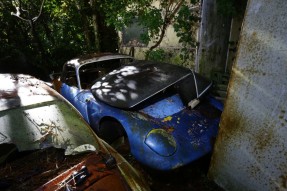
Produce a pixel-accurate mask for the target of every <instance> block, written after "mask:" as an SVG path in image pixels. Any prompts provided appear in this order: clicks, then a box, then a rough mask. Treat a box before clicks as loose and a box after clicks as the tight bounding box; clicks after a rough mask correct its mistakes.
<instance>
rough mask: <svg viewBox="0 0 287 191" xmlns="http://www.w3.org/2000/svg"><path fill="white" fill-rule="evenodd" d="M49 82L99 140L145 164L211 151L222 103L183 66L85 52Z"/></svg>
mask: <svg viewBox="0 0 287 191" xmlns="http://www.w3.org/2000/svg"><path fill="white" fill-rule="evenodd" d="M54 85H55V88H56V89H58V91H60V93H61V94H62V95H63V96H64V97H65V98H66V99H67V100H69V101H70V102H71V103H72V104H73V105H74V106H75V107H76V108H77V109H78V110H79V111H80V113H81V114H82V116H83V117H84V119H85V120H86V121H87V122H88V123H89V124H90V125H91V127H92V128H93V130H94V131H95V132H96V133H97V134H98V135H99V136H100V137H101V138H102V139H104V140H105V141H107V142H108V143H110V144H111V145H113V146H115V147H117V146H119V145H121V146H123V145H124V146H128V147H124V148H128V149H129V151H130V152H131V154H132V155H133V156H134V157H135V158H136V159H137V160H138V161H139V162H141V163H142V164H144V165H146V166H148V167H151V168H153V169H158V170H171V169H175V168H177V167H180V166H183V165H186V164H188V163H190V162H192V161H194V160H196V159H198V158H200V157H202V156H203V155H205V154H207V153H209V152H210V151H211V150H212V146H213V141H214V139H215V137H216V135H217V131H218V124H219V120H220V115H221V110H222V104H221V103H220V102H219V101H217V100H216V99H214V98H213V97H211V96H210V95H209V89H210V88H211V86H212V83H211V82H210V81H208V80H206V79H204V78H203V77H201V76H200V75H198V74H197V73H195V72H193V71H191V70H189V69H186V68H183V67H180V66H177V65H173V64H168V63H160V62H154V61H136V60H133V58H132V57H129V56H127V55H121V54H102V55H90V56H85V57H79V58H76V59H73V60H70V61H68V62H67V63H65V64H64V67H63V71H62V74H61V77H60V78H58V79H54Z"/></svg>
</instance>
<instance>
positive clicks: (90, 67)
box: [79, 58, 131, 89]
mask: <svg viewBox="0 0 287 191" xmlns="http://www.w3.org/2000/svg"><path fill="white" fill-rule="evenodd" d="M130 61H131V59H130V58H120V59H118V58H117V59H107V60H102V61H95V62H91V63H87V64H83V65H81V66H80V67H79V76H80V83H81V88H82V89H89V88H90V87H91V86H92V85H93V82H95V80H96V79H97V78H99V77H102V76H103V75H105V74H107V73H109V72H110V71H113V70H115V69H116V68H119V67H121V66H123V65H126V64H128V63H130Z"/></svg>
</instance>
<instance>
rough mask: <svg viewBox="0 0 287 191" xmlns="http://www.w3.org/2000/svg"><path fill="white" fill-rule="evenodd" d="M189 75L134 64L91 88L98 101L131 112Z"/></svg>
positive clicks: (171, 66) (184, 71) (150, 64)
mask: <svg viewBox="0 0 287 191" xmlns="http://www.w3.org/2000/svg"><path fill="white" fill-rule="evenodd" d="M189 75H192V72H191V71H190V70H189V69H187V68H184V67H180V66H177V65H174V64H168V63H161V62H154V61H135V62H133V63H131V64H128V65H125V66H123V67H120V68H118V69H117V70H114V71H112V72H110V73H109V74H108V75H106V76H104V77H103V78H101V79H100V80H98V81H97V82H96V83H95V84H94V85H93V86H92V88H91V89H92V93H93V95H94V96H95V97H97V98H98V99H100V100H101V101H103V102H105V103H107V104H109V105H111V106H114V107H118V108H123V109H127V108H133V107H135V106H136V105H138V104H140V103H142V102H143V101H145V100H147V99H149V98H150V97H152V96H153V95H155V94H157V93H159V92H161V91H163V90H165V89H166V88H168V87H169V86H172V85H173V84H175V83H177V82H178V81H180V80H182V79H184V78H186V77H187V76H189Z"/></svg>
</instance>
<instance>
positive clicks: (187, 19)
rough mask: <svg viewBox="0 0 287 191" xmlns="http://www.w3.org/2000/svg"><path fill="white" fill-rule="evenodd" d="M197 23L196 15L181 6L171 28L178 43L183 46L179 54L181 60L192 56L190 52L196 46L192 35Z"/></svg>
mask: <svg viewBox="0 0 287 191" xmlns="http://www.w3.org/2000/svg"><path fill="white" fill-rule="evenodd" d="M199 21H200V18H199V17H198V16H197V13H196V12H192V11H191V10H189V8H188V6H187V5H183V6H182V7H181V9H180V10H179V12H178V15H177V17H176V19H175V23H174V25H173V26H174V30H175V31H176V35H177V37H179V42H180V43H181V44H182V46H183V48H182V51H181V54H180V57H181V59H182V60H187V59H190V57H191V56H193V55H192V54H191V51H190V50H191V49H192V48H194V47H195V46H196V39H194V36H195V35H192V34H193V33H194V31H195V28H196V26H198V24H199Z"/></svg>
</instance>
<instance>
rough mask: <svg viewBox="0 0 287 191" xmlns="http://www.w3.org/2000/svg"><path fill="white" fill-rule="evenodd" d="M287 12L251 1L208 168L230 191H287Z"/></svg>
mask: <svg viewBox="0 0 287 191" xmlns="http://www.w3.org/2000/svg"><path fill="white" fill-rule="evenodd" d="M286 10H287V3H286V1H285V0H272V1H270V0H249V2H248V5H247V10H246V14H245V19H244V22H243V28H242V31H241V36H240V43H239V47H238V53H237V58H236V60H235V63H234V65H233V68H232V74H231V79H230V82H229V89H228V95H227V100H226V102H225V108H224V112H223V114H222V118H221V123H220V131H219V135H218V138H217V140H216V144H215V148H214V153H213V156H212V161H211V166H210V169H209V176H210V178H212V179H213V180H214V181H215V182H216V183H217V184H219V185H220V186H221V187H223V188H224V189H226V190H286V189H287V78H286V76H287V65H286V64H287V35H286V31H287V11H286Z"/></svg>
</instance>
